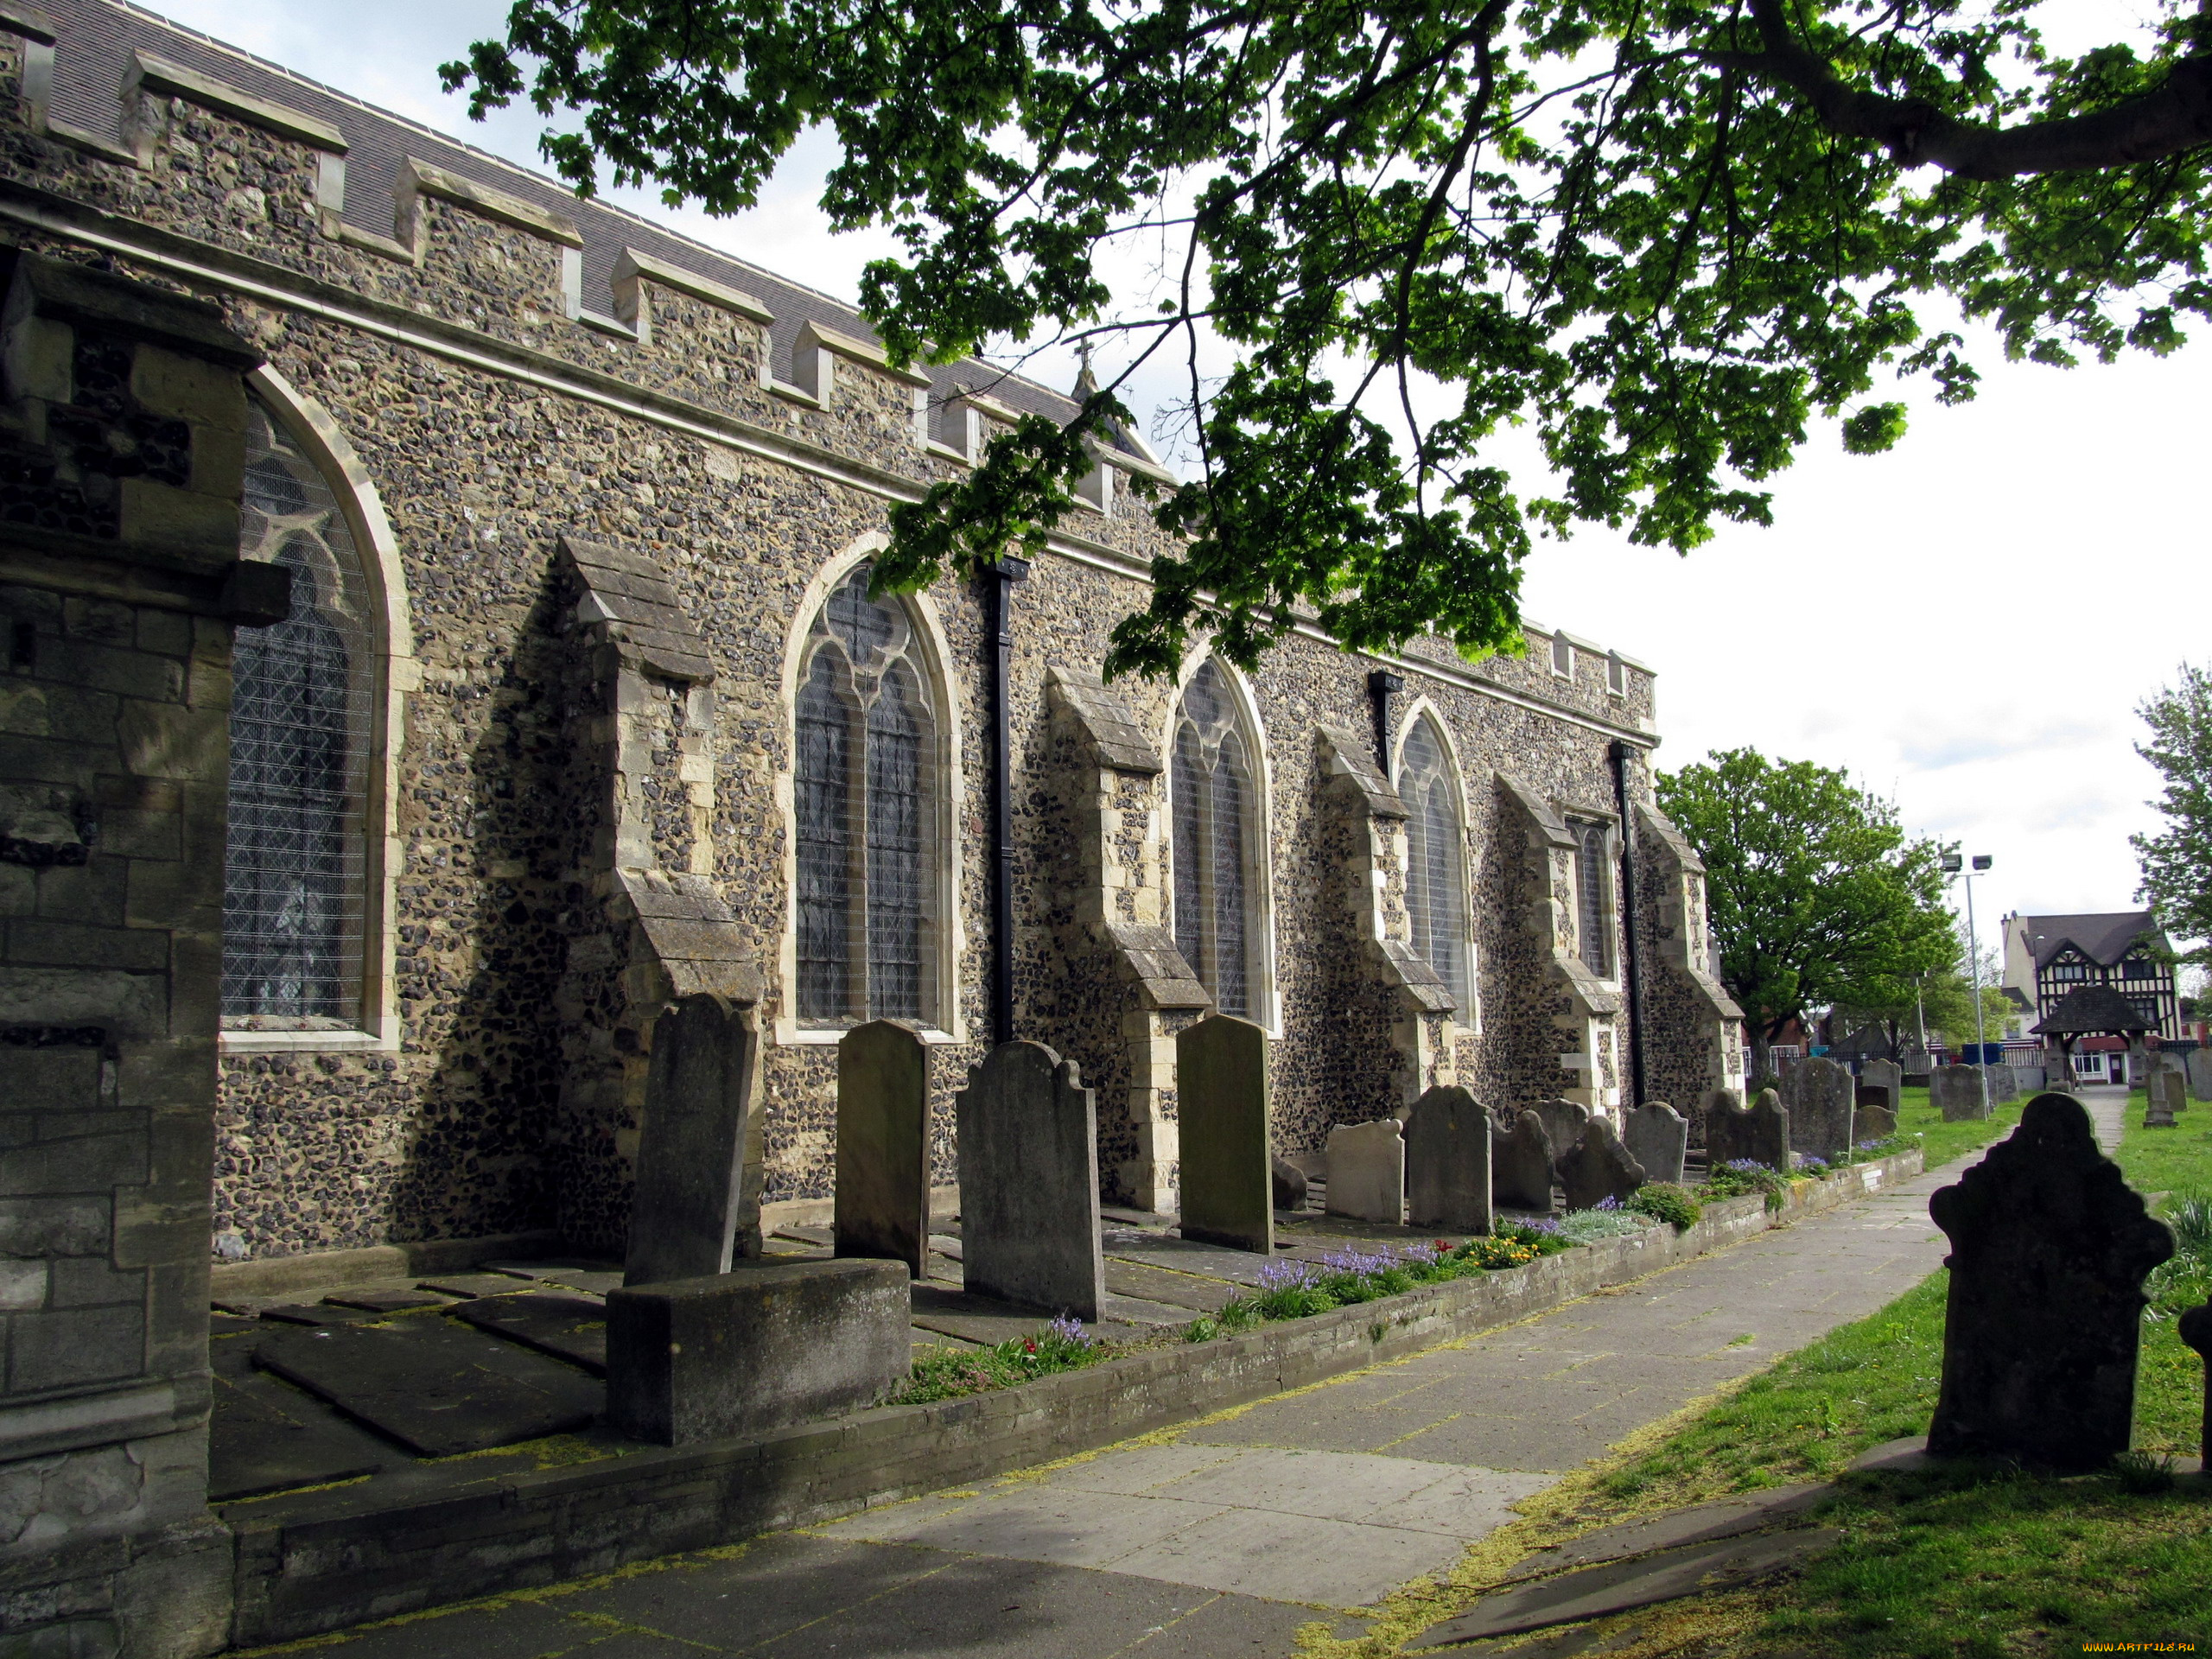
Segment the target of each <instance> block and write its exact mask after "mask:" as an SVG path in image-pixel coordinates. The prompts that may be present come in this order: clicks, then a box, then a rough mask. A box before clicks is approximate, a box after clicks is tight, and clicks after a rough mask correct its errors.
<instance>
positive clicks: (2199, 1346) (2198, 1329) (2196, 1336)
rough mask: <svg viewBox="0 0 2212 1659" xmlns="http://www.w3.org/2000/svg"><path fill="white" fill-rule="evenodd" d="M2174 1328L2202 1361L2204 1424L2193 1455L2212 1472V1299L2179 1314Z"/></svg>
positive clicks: (2203, 1466)
mask: <svg viewBox="0 0 2212 1659" xmlns="http://www.w3.org/2000/svg"><path fill="white" fill-rule="evenodd" d="M2174 1330H2175V1332H2177V1334H2178V1335H2179V1336H2180V1338H2181V1339H2182V1341H2183V1343H2185V1344H2188V1345H2189V1346H2190V1347H2191V1348H2194V1349H2195V1350H2196V1355H2197V1357H2198V1358H2200V1359H2202V1361H2203V1362H2204V1423H2203V1427H2202V1431H2201V1433H2200V1435H2199V1438H2198V1440H2197V1446H2196V1455H2197V1458H2198V1459H2199V1462H2200V1465H2201V1466H2202V1468H2203V1469H2204V1470H2205V1471H2208V1472H2212V1300H2208V1301H2206V1303H2205V1304H2204V1306H2202V1307H2192V1308H2190V1310H2189V1311H2188V1312H2187V1313H2183V1315H2182V1316H2181V1318H2180V1319H2177V1320H2176V1321H2175V1322H2174Z"/></svg>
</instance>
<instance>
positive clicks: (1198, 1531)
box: [1113, 1498, 1464, 1607]
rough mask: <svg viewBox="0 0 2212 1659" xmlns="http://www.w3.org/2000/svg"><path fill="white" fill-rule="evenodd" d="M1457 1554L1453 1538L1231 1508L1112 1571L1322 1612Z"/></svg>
mask: <svg viewBox="0 0 2212 1659" xmlns="http://www.w3.org/2000/svg"><path fill="white" fill-rule="evenodd" d="M1141 1501H1142V1502H1145V1503H1166V1502H1168V1501H1169V1500H1167V1499H1165V1498H1147V1499H1143V1500H1141ZM1462 1548H1464V1546H1463V1545H1462V1544H1461V1543H1460V1541H1459V1540H1458V1539H1456V1538H1449V1537H1445V1536H1443V1535H1440V1534H1437V1533H1433V1532H1410V1531H1407V1530H1404V1529H1401V1528H1397V1527H1374V1526H1366V1525H1363V1524H1362V1523H1360V1522H1351V1521H1325V1520H1322V1519H1320V1518H1319V1517H1318V1516H1305V1515H1286V1514H1283V1513H1281V1511H1279V1510H1243V1509H1238V1510H1221V1511H1220V1512H1219V1513H1217V1514H1216V1515H1214V1516H1210V1517H1208V1518H1207V1519H1206V1520H1205V1522H1203V1523H1201V1524H1192V1525H1186V1526H1184V1527H1180V1528H1178V1529H1176V1530H1175V1531H1174V1532H1172V1533H1170V1534H1168V1535H1166V1536H1165V1537H1161V1538H1158V1539H1156V1540H1155V1541H1153V1542H1150V1543H1148V1544H1146V1545H1144V1546H1143V1547H1142V1548H1138V1549H1135V1550H1131V1551H1128V1552H1127V1553H1125V1554H1122V1555H1121V1556H1119V1557H1118V1558H1116V1560H1115V1561H1114V1564H1113V1565H1114V1570H1115V1571H1116V1572H1117V1573H1136V1574H1138V1575H1140V1576H1141V1577H1144V1578H1149V1579H1166V1580H1168V1581H1169V1582H1170V1583H1173V1584H1192V1585H1198V1586H1202V1587H1203V1588H1205V1589H1208V1590H1223V1591H1230V1592H1235V1593H1236V1594H1239V1595H1248V1596H1264V1597H1267V1598H1268V1599H1270V1600H1275V1601H1294V1602H1305V1603H1306V1604H1308V1605H1319V1606H1325V1607H1365V1606H1370V1605H1373V1604H1374V1603H1376V1602H1377V1601H1379V1600H1381V1599H1383V1597H1384V1596H1387V1595H1388V1594H1389V1592H1391V1591H1392V1590H1394V1589H1395V1588H1396V1587H1397V1586H1400V1585H1402V1584H1404V1583H1406V1582H1408V1580H1413V1579H1417V1578H1420V1577H1421V1576H1422V1575H1424V1574H1426V1573H1434V1572H1436V1571H1438V1570H1439V1569H1440V1568H1442V1567H1448V1566H1450V1565H1451V1564H1452V1562H1454V1561H1456V1560H1459V1552H1460V1550H1461V1549H1462Z"/></svg>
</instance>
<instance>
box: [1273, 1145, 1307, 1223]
mask: <svg viewBox="0 0 2212 1659" xmlns="http://www.w3.org/2000/svg"><path fill="white" fill-rule="evenodd" d="M1268 1168H1269V1169H1270V1170H1271V1171H1272V1172H1273V1174H1274V1180H1273V1183H1272V1185H1273V1186H1274V1200H1275V1208H1276V1209H1278V1210H1303V1209H1304V1208H1305V1207H1306V1172H1305V1171H1304V1170H1302V1169H1300V1167H1299V1166H1297V1165H1296V1164H1294V1163H1292V1162H1291V1161H1290V1160H1289V1159H1287V1158H1285V1157H1283V1156H1281V1154H1277V1155H1276V1156H1274V1158H1271V1159H1270V1160H1268Z"/></svg>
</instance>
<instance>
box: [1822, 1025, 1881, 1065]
mask: <svg viewBox="0 0 2212 1659" xmlns="http://www.w3.org/2000/svg"><path fill="white" fill-rule="evenodd" d="M1828 1058H1830V1059H1832V1060H1894V1059H1895V1058H1897V1047H1896V1046H1895V1045H1894V1044H1892V1043H1891V1041H1890V1038H1889V1033H1887V1032H1885V1031H1884V1030H1883V1029H1882V1028H1881V1027H1879V1026H1877V1025H1864V1026H1861V1027H1859V1029H1858V1030H1856V1031H1854V1032H1853V1033H1851V1035H1850V1036H1848V1037H1847V1038H1845V1039H1843V1040H1842V1041H1841V1042H1840V1043H1838V1044H1836V1045H1835V1046H1834V1047H1832V1048H1830V1049H1829V1050H1828Z"/></svg>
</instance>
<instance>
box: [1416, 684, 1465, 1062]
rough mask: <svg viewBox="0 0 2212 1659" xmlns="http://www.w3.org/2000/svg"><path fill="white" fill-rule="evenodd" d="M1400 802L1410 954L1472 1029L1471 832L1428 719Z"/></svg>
mask: <svg viewBox="0 0 2212 1659" xmlns="http://www.w3.org/2000/svg"><path fill="white" fill-rule="evenodd" d="M1398 795H1399V798H1401V799H1402V800H1403V801H1404V802H1405V804H1406V912H1407V915H1408V919H1409V920H1410V921H1411V923H1412V925H1413V946H1414V950H1415V951H1417V952H1418V953H1419V954H1420V955H1421V958H1422V960H1423V961H1425V962H1427V963H1428V965H1429V966H1430V967H1432V968H1433V969H1436V973H1437V976H1438V977H1439V978H1440V979H1441V980H1442V981H1443V982H1444V983H1445V986H1446V988H1447V989H1449V990H1450V991H1451V993H1452V998H1453V1000H1454V1001H1457V1002H1458V1003H1459V1018H1460V1020H1461V1022H1462V1023H1470V1022H1471V1019H1472V1015H1473V1010H1474V1005H1475V999H1474V975H1473V973H1472V972H1471V955H1472V953H1471V950H1469V948H1468V939H1467V832H1466V826H1465V823H1462V822H1461V820H1460V816H1459V791H1458V790H1456V789H1455V788H1453V787H1452V775H1451V762H1450V760H1448V759H1447V758H1446V750H1445V747H1444V739H1443V736H1442V734H1440V733H1439V732H1438V730H1437V729H1436V725H1435V722H1434V721H1431V720H1430V719H1429V718H1428V717H1427V715H1422V716H1421V718H1420V719H1418V720H1416V721H1414V723H1413V726H1412V728H1411V729H1409V730H1408V732H1407V733H1406V744H1405V749H1404V752H1403V753H1402V756H1401V757H1400V760H1399V764H1398Z"/></svg>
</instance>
